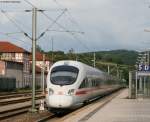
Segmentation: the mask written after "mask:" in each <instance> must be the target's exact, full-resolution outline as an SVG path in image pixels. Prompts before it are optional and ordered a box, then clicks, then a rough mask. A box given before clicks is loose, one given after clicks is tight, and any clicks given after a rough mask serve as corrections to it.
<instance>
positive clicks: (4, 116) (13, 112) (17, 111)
mask: <svg viewBox="0 0 150 122" xmlns="http://www.w3.org/2000/svg"><path fill="white" fill-rule="evenodd" d="M38 106H39V104H36V108H38ZM30 108H31V105H27V106H24V107H20V108H14V109H10V110H6V111H2V112H0V120H4V119H7V118H8V117H13V116H17V115H20V114H23V113H26V112H28V111H29V109H30Z"/></svg>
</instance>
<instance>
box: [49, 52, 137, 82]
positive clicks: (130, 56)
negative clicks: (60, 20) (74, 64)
mask: <svg viewBox="0 0 150 122" xmlns="http://www.w3.org/2000/svg"><path fill="white" fill-rule="evenodd" d="M46 54H47V56H48V57H49V58H50V59H52V60H53V62H56V61H59V60H78V61H80V62H83V63H85V64H88V65H90V66H93V57H94V55H93V54H94V52H86V53H74V51H72V50H69V51H68V53H65V52H63V51H55V52H51V51H49V52H46ZM137 56H138V52H136V51H130V50H111V51H97V52H95V57H96V68H98V69H101V70H103V71H105V72H107V71H108V66H109V69H110V74H112V75H115V76H118V77H120V78H124V79H126V80H128V72H129V71H130V70H134V68H135V66H134V65H135V62H136V59H137Z"/></svg>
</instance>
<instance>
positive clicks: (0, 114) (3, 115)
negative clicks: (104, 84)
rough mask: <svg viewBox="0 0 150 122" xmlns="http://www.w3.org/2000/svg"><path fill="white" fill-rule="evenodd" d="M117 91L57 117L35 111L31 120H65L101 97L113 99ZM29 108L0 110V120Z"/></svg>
mask: <svg viewBox="0 0 150 122" xmlns="http://www.w3.org/2000/svg"><path fill="white" fill-rule="evenodd" d="M118 93H120V91H119V92H116V93H114V92H113V93H111V94H112V95H113V96H112V97H111V94H107V95H106V96H103V97H102V98H100V99H98V100H95V101H93V102H90V103H89V104H87V105H85V106H82V107H81V108H78V109H76V110H74V111H70V112H68V113H67V114H65V115H64V116H62V117H58V116H56V115H55V114H52V113H50V112H47V113H46V114H43V115H42V114H39V113H37V116H38V117H37V118H36V119H35V118H34V119H33V118H31V120H32V119H33V120H34V121H36V122H46V121H53V120H56V121H59V120H60V121H63V120H65V119H67V118H69V117H71V116H74V115H75V114H77V113H80V112H82V111H84V110H85V109H87V108H88V107H89V106H92V105H94V104H97V103H98V102H101V100H103V99H104V100H105V99H106V98H107V96H108V97H109V96H110V97H111V99H113V98H114V97H115V96H116V95H117V94H118ZM111 99H110V98H109V99H108V100H106V101H105V102H104V104H103V105H105V104H107V102H109V101H110V100H111ZM38 107H39V104H36V108H38ZM100 107H101V106H100ZM100 107H99V108H100ZM29 108H31V105H27V106H24V107H20V108H15V109H11V110H6V111H3V112H0V120H4V119H8V117H14V116H17V115H20V114H23V113H27V112H28V111H29ZM22 122H25V121H22Z"/></svg>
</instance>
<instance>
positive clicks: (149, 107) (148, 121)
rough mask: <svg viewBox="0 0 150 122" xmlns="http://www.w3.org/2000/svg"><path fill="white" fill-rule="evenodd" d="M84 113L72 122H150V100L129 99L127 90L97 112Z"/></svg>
mask: <svg viewBox="0 0 150 122" xmlns="http://www.w3.org/2000/svg"><path fill="white" fill-rule="evenodd" d="M84 112H86V114H85V113H84V116H82V113H81V114H80V115H78V116H76V117H75V116H74V118H72V122H84V121H86V122H150V99H142V98H140V99H128V89H125V90H123V91H122V92H121V93H120V94H119V95H118V96H116V97H115V98H114V99H112V100H111V101H110V102H108V103H107V104H105V105H104V106H103V107H101V108H99V109H98V110H96V112H95V110H93V111H90V112H89V111H84ZM88 116H89V117H88ZM70 119H71V118H70ZM67 121H68V120H66V122H67Z"/></svg>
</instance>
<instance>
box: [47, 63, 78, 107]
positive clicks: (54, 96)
mask: <svg viewBox="0 0 150 122" xmlns="http://www.w3.org/2000/svg"><path fill="white" fill-rule="evenodd" d="M78 73H79V69H78V68H77V67H75V66H72V65H69V64H63V65H62V64H61V63H60V64H57V63H56V64H55V65H54V66H53V67H52V68H51V69H50V72H49V74H48V77H47V95H46V103H47V106H48V107H49V108H51V109H58V110H60V109H68V108H71V107H72V106H73V104H74V102H75V99H74V97H73V96H74V94H75V89H76V86H75V82H76V81H77V78H78Z"/></svg>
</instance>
